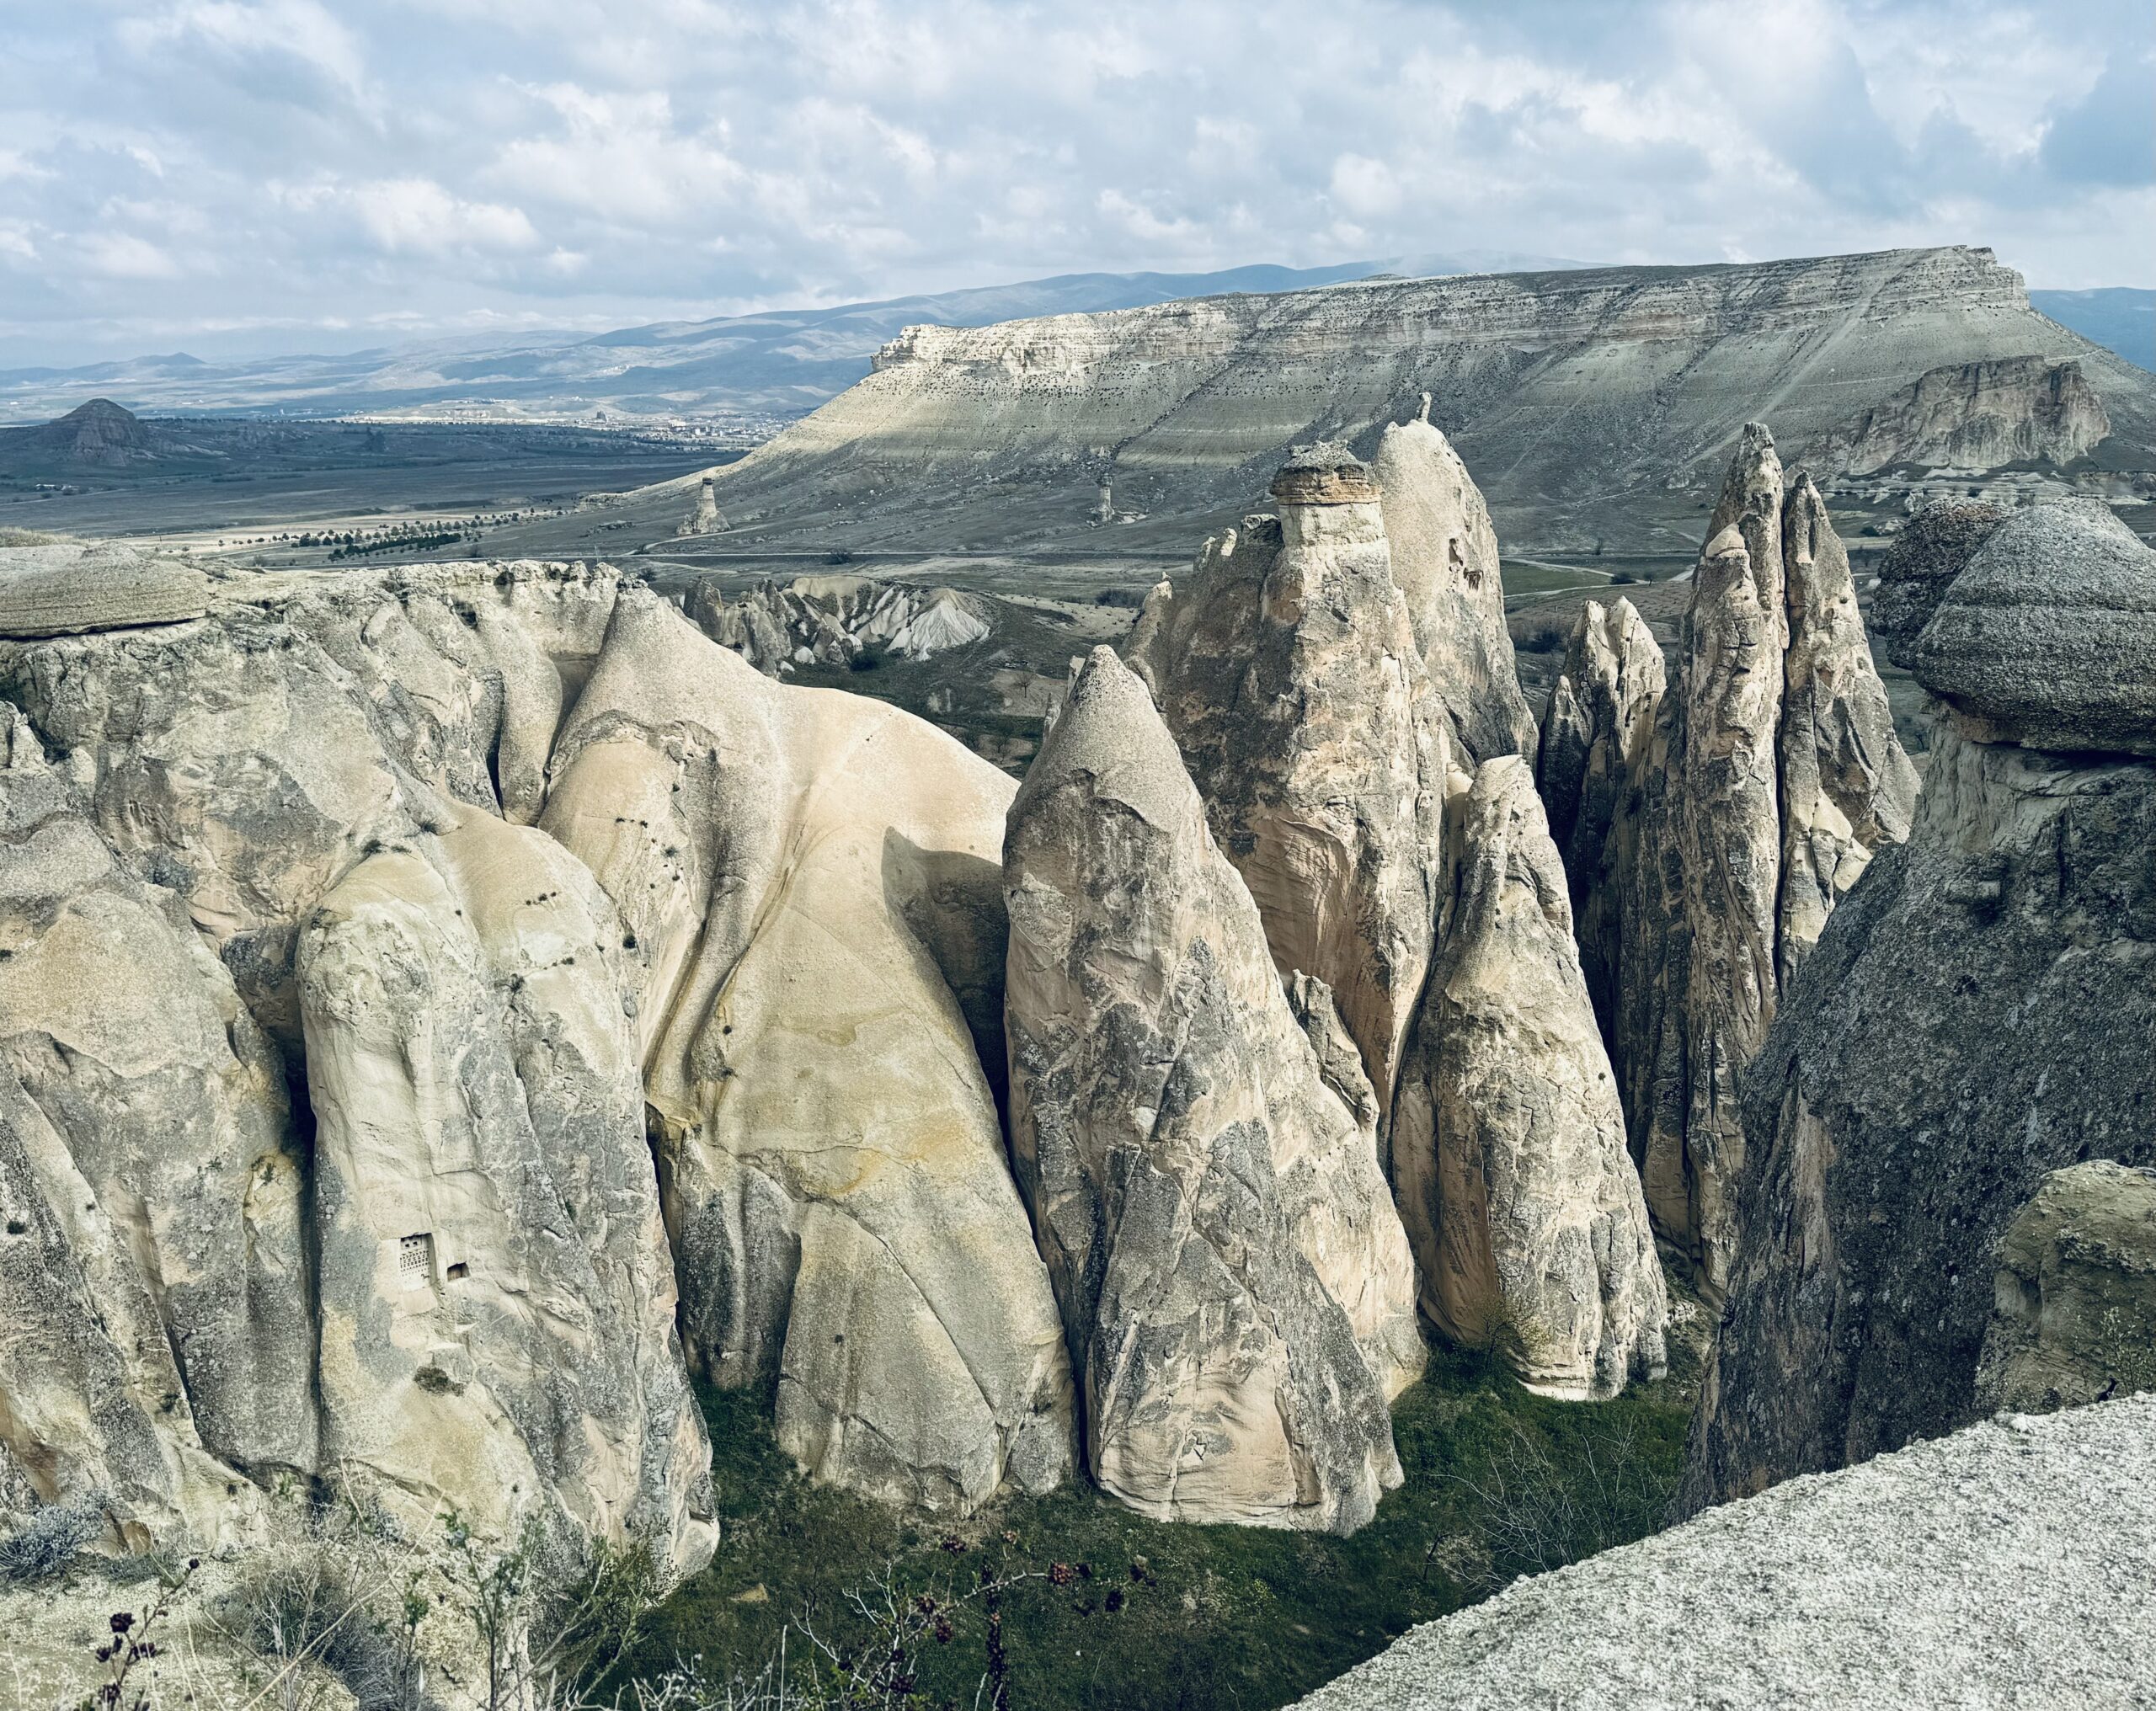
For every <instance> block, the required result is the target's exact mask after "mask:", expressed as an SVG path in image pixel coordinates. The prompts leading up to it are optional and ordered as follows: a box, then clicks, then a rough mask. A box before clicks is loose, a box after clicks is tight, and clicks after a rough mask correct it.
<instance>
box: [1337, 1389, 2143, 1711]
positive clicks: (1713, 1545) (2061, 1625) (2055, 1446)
mask: <svg viewBox="0 0 2156 1711" xmlns="http://www.w3.org/2000/svg"><path fill="white" fill-rule="evenodd" d="M2152 1649H2156V1396H2148V1395H2143V1396H2139V1397H2137V1398H2134V1399H2132V1400H2123V1401H2116V1402H2106V1403H2103V1404H2100V1405H2097V1406H2095V1407H2093V1408H2084V1409H2076V1410H2072V1411H2070V1412H2068V1413H2064V1414H2057V1415H2049V1416H2045V1417H2034V1416H2030V1415H2007V1416H2004V1418H2003V1419H2002V1420H2001V1421H1999V1422H1997V1423H1987V1424H1985V1425H1982V1426H1974V1427H1972V1428H1971V1429H1969V1430H1968V1431H1963V1432H1961V1433H1958V1434H1956V1436H1952V1437H1950V1438H1947V1439H1945V1440H1943V1441H1941V1442H1936V1443H1928V1444H1924V1445H1921V1446H1919V1447H1915V1448H1912V1449H1907V1450H1904V1451H1903V1452H1901V1453H1900V1454H1898V1455H1894V1456H1889V1457H1885V1458H1881V1459H1880V1460H1878V1461H1875V1462H1872V1463H1869V1464H1867V1465H1866V1466H1864V1467H1861V1468H1849V1469H1846V1470H1844V1471H1843V1472H1839V1473H1835V1474H1828V1475H1826V1476H1824V1477H1823V1478H1817V1479H1796V1480H1792V1481H1790V1483H1789V1484H1785V1485H1782V1486H1780V1487H1778V1488H1777V1489H1776V1490H1773V1491H1769V1492H1768V1493H1766V1494H1765V1495H1763V1496H1758V1497H1753V1498H1749V1499H1748V1500H1745V1501H1743V1502H1740V1503H1732V1504H1730V1505H1728V1506H1726V1507H1723V1508H1720V1509H1716V1510H1712V1511H1710V1512H1708V1513H1707V1514H1705V1515H1702V1516H1698V1517H1697V1518H1696V1519H1694V1520H1692V1521H1689V1522H1686V1523H1685V1524H1684V1525H1683V1526H1681V1527H1674V1528H1673V1529H1672V1530H1670V1531H1669V1532H1665V1533H1662V1534H1659V1535H1657V1537H1655V1538H1650V1539H1647V1540H1645V1541H1643V1542H1642V1543H1638V1544H1633V1545H1627V1546H1625V1547H1624V1548H1621V1549H1618V1550H1613V1551H1607V1552H1605V1553H1604V1554H1602V1555H1600V1556H1598V1557H1593V1558H1590V1559H1588V1560H1587V1561H1586V1562H1583V1563H1580V1564H1576V1565H1575V1566H1573V1567H1571V1568H1567V1569H1561V1570H1558V1571H1557V1572H1556V1573H1555V1574H1551V1575H1536V1576H1534V1578H1532V1579H1529V1580H1519V1581H1516V1582H1514V1583H1513V1585H1512V1586H1509V1587H1508V1588H1506V1590H1505V1591H1502V1592H1500V1593H1498V1594H1497V1596H1495V1597H1493V1598H1492V1599H1491V1600H1490V1601H1489V1602H1487V1603H1485V1604H1481V1605H1478V1606H1476V1607H1475V1608H1473V1609H1471V1610H1464V1611H1462V1612H1460V1613H1459V1614H1457V1615H1454V1616H1449V1617H1447V1618H1444V1619H1443V1620H1442V1621H1438V1622H1433V1623H1428V1624H1427V1625H1425V1626H1423V1627H1422V1628H1417V1629H1415V1630H1414V1631H1413V1632H1412V1633H1411V1634H1408V1635H1406V1637H1405V1638H1404V1639H1400V1640H1397V1641H1396V1642H1395V1643H1394V1644H1393V1645H1392V1647H1391V1648H1390V1650H1387V1651H1385V1652H1384V1653H1382V1654H1381V1655H1379V1656H1378V1657H1376V1658H1374V1659H1373V1660H1371V1661H1370V1662H1369V1663H1367V1664H1364V1666H1362V1667H1360V1668H1359V1669H1357V1670H1353V1671H1350V1672H1349V1673H1348V1674H1347V1675H1346V1676H1342V1677H1341V1679H1340V1680H1338V1681H1337V1682H1333V1683H1332V1684H1331V1685H1330V1686H1328V1687H1322V1688H1321V1689H1320V1690H1319V1691H1318V1692H1315V1693H1313V1694H1311V1695H1310V1697H1309V1698H1306V1699H1304V1700H1301V1701H1299V1702H1298V1703H1299V1706H1300V1707H1302V1708H1305V1711H1439V1708H1443V1707H1460V1708H1463V1711H1465V1708H1473V1711H1508V1708H1515V1707H1517V1708H1519V1711H1529V1708H1534V1711H1560V1708H1564V1707H1571V1706H1575V1705H1578V1704H1580V1703H1582V1701H1583V1698H1586V1699H1591V1700H1592V1702H1593V1703H1597V1704H1602V1705H1610V1706H1626V1707H1634V1706H1636V1707H1656V1708H1668V1711H1680V1708H1681V1711H1728V1708H1735V1707H1739V1706H1769V1705H1771V1706H1777V1707H1791V1708H1806V1707H1817V1708H1818V1711H1853V1708H1863V1711H1902V1708H1905V1707H1909V1706H1918V1705H1952V1706H1959V1707H1966V1708H1969V1711H1994V1708H1995V1711H2019V1708H2022V1707H2027V1706H2035V1705H2074V1706H2088V1707H2120V1708H2124V1707H2138V1706H2146V1705H2147V1704H2148V1703H2149V1700H2150V1696H2151V1689H2150V1684H2149V1677H2148V1658H2149V1655H2150V1653H2151V1650H2152Z"/></svg>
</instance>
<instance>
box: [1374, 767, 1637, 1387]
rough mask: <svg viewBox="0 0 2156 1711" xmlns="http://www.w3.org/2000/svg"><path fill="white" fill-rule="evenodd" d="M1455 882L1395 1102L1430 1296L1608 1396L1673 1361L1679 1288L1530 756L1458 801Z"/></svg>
mask: <svg viewBox="0 0 2156 1711" xmlns="http://www.w3.org/2000/svg"><path fill="white" fill-rule="evenodd" d="M1449 819H1450V822H1451V823H1450V824H1449V825H1448V827H1447V834H1446V835H1447V845H1448V850H1449V855H1450V860H1451V865H1452V866H1453V869H1454V878H1453V885H1452V889H1451V893H1450V894H1449V897H1448V898H1447V901H1446V904H1445V910H1444V918H1443V919H1442V921H1441V923H1440V926H1439V939H1440V946H1441V948H1440V950H1439V951H1438V958H1437V962H1436V965H1435V967H1433V969H1432V971H1431V974H1430V980H1429V985H1428V989H1427V990H1426V991H1425V993H1424V994H1423V996H1422V1005H1421V1008H1420V1009H1419V1010H1418V1011H1417V1015H1416V1024H1415V1032H1414V1034H1413V1036H1412V1046H1411V1051H1410V1056H1409V1058H1408V1061H1407V1063H1406V1069H1405V1071H1404V1073H1403V1074H1402V1076H1401V1094H1400V1101H1399V1104H1398V1106H1396V1110H1395V1113H1394V1131H1393V1175H1394V1186H1395V1189H1396V1192H1397V1194H1398V1196H1399V1199H1400V1204H1401V1212H1402V1214H1403V1216H1404V1217H1405V1218H1406V1225H1407V1229H1408V1232H1409V1234H1410V1236H1411V1238H1412V1240H1413V1242H1414V1245H1415V1250H1416V1255H1417V1260H1418V1261H1420V1263H1421V1273H1422V1305H1423V1308H1424V1309H1425V1310H1426V1311H1427V1312H1428V1314H1430V1317H1431V1318H1432V1319H1433V1320H1434V1321H1435V1322H1436V1324H1437V1325H1438V1327H1439V1328H1440V1329H1441V1330H1444V1332H1445V1333H1446V1335H1449V1336H1450V1337H1452V1338H1453V1339H1454V1341H1460V1342H1463V1343H1465V1344H1467V1345H1469V1346H1475V1347H1481V1346H1497V1347H1498V1348H1500V1349H1502V1350H1503V1351H1505V1352H1506V1354H1507V1355H1508V1357H1509V1358H1510V1359H1511V1360H1512V1362H1513V1365H1514V1367H1516V1369H1517V1370H1518V1373H1519V1374H1520V1377H1521V1379H1522V1381H1523V1382H1524V1383H1526V1384H1527V1385H1528V1386H1529V1388H1530V1389H1535V1390H1540V1391H1541V1392H1542V1393H1544V1394H1546V1395H1555V1396H1563V1397H1572V1398H1580V1397H1589V1396H1594V1397H1601V1396H1612V1395H1614V1394H1616V1393H1617V1392H1618V1391H1620V1390H1621V1389H1624V1387H1625V1383H1626V1382H1627V1381H1628V1380H1629V1379H1630V1378H1632V1377H1633V1376H1634V1375H1635V1374H1639V1375H1641V1376H1643V1377H1644V1376H1649V1375H1658V1374H1659V1373H1661V1371H1662V1367H1663V1365H1664V1358H1665V1357H1664V1349H1663V1341H1662V1327H1663V1326H1664V1325H1666V1324H1667V1323H1668V1317H1669V1313H1668V1299H1667V1297H1666V1295H1665V1293H1664V1290H1663V1285H1662V1268H1661V1265H1660V1263H1659V1261H1657V1259H1656V1257H1655V1248H1654V1239H1653V1236H1652V1233H1651V1232H1650V1230H1649V1229H1648V1225H1647V1213H1646V1205H1645V1203H1644V1202H1643V1200H1642V1199H1641V1191H1640V1181H1639V1177H1638V1175H1636V1172H1635V1171H1634V1170H1633V1168H1632V1163H1631V1159H1630V1156H1629V1154H1627V1152H1626V1150H1625V1120H1624V1113H1623V1111H1622V1109H1621V1107H1620V1105H1619V1102H1618V1098H1617V1088H1616V1084H1615V1082H1614V1080H1613V1079H1612V1078H1611V1075H1610V1073H1609V1054H1608V1053H1607V1052H1606V1050H1605V1049H1604V1046H1603V1042H1602V1036H1601V1033H1600V1031H1599V1030H1598V1028H1597V1026H1596V1024H1595V1018H1594V1010H1593V1005H1591V1004H1590V1003H1589V1002H1588V994H1587V986H1586V983H1585V981H1584V980H1583V978H1582V976H1581V973H1580V965H1579V958H1578V956H1577V952H1576V951H1574V949H1573V944H1572V907H1571V903H1570V902H1569V899H1568V898H1567V896H1566V886H1565V872H1564V869H1563V867H1562V866H1561V864H1560V862H1559V861H1558V859H1557V851H1556V845H1553V844H1552V843H1551V842H1550V834H1549V829H1548V826H1547V824H1546V822H1545V819H1544V817H1543V810H1542V803H1541V800H1540V797H1537V796H1536V794H1535V792H1534V781H1533V778H1532V776H1530V774H1529V770H1528V765H1527V763H1526V761H1524V760H1522V759H1520V758H1519V757H1518V756H1517V755H1502V756H1499V757H1498V758H1497V759H1495V760H1486V761H1485V762H1484V763H1483V764H1482V765H1481V767H1480V768H1479V769H1478V770H1476V775H1475V780H1474V784H1473V786H1472V789H1471V791H1468V792H1464V793H1463V796H1462V797H1460V799H1458V800H1457V801H1456V802H1455V803H1454V807H1453V809H1452V810H1451V811H1450V813H1449Z"/></svg>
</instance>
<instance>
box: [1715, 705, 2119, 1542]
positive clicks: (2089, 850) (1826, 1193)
mask: <svg viewBox="0 0 2156 1711" xmlns="http://www.w3.org/2000/svg"><path fill="white" fill-rule="evenodd" d="M2152 847H2156V767H2152V766H2151V765H2148V763H2146V762H2142V761H2137V760H2105V759H2103V758H2102V757H2079V758H2077V759H2073V760H2069V759H2068V758H2065V757H2061V756H2056V755H2049V754H2040V753H2037V752H2036V751H2033V750H2031V749H2022V748H2019V747H2015V746H2014V745H2011V744H1978V743H1973V742H1971V741H1969V740H1968V739H1967V738H1966V737H1964V736H1962V735H1961V734H1960V733H1958V732H1957V731H1956V729H1955V728H1953V726H1952V724H1951V722H1940V725H1939V727H1938V731H1937V739H1936V741H1935V744H1934V746H1933V748H1932V749H1931V755H1930V761H1929V765H1928V767H1927V769H1926V771H1925V776H1924V794H1923V795H1922V797H1919V800H1918V803H1917V813H1916V818H1915V823H1914V825H1913V829H1912V830H1911V832H1910V835H1909V840H1908V842H1907V843H1906V844H1903V845H1900V846H1898V847H1895V848H1889V849H1887V850H1881V852H1880V854H1879V855H1877V856H1876V858H1875V860H1874V861H1873V862H1872V865H1871V868H1870V871H1869V872H1868V873H1867V874H1866V876H1865V882H1864V883H1863V884H1862V885H1860V886H1859V887H1857V888H1856V889H1855V890H1854V891H1853V892H1851V893H1849V896H1848V897H1847V898H1844V899H1843V901H1842V903H1841V905H1840V907H1839V908H1838V909H1836V910H1835V911H1834V913H1833V916H1832V917H1831V918H1830V919H1828V923H1827V926H1826V930H1825V931H1823V932H1822V934H1821V935H1820V938H1819V942H1818V944H1817V946H1815V947H1814V949H1813V951H1812V954H1811V956H1810V957H1808V958H1806V961H1805V963H1804V966H1803V967H1801V969H1800V970H1799V971H1798V973H1797V976H1796V980H1795V981H1794V982H1793V983H1792V984H1791V986H1790V990H1789V991H1788V992H1787V993H1786V994H1785V995H1784V998H1783V1002H1782V1005H1781V1010H1780V1015H1778V1016H1777V1018H1776V1020H1775V1023H1774V1029H1773V1031H1772V1032H1771V1033H1770V1034H1769V1037H1768V1038H1767V1040H1766V1042H1765V1043H1764V1047H1763V1048H1762V1049H1761V1051H1760V1053H1759V1056H1758V1060H1757V1062H1756V1063H1754V1064H1753V1068H1752V1069H1751V1071H1750V1073H1749V1074H1748V1076H1747V1078H1746V1081H1745V1089H1744V1092H1745V1124H1746V1130H1747V1133H1748V1135H1749V1137H1750V1145H1751V1167H1750V1174H1748V1176H1747V1178H1746V1180H1745V1181H1744V1182H1743V1183H1742V1186H1741V1187H1740V1189H1739V1191H1738V1196H1737V1199H1738V1203H1739V1205H1740V1206H1741V1207H1742V1213H1743V1216H1742V1228H1741V1230H1740V1232H1739V1249H1740V1255H1741V1257H1740V1259H1739V1261H1738V1265H1737V1271H1736V1272H1735V1275H1734V1276H1733V1277H1732V1281H1731V1284H1730V1288H1729V1299H1728V1303H1727V1306H1726V1311H1725V1314H1724V1318H1723V1321H1722V1328H1721V1338H1720V1341H1719V1343H1718V1346H1717V1351H1716V1357H1715V1361H1714V1363H1713V1365H1712V1367H1710V1371H1709V1374H1708V1380H1707V1383H1706V1387H1705V1394H1703V1396H1702V1398H1701V1400H1700V1410H1699V1412H1698V1414H1697V1415H1695V1416H1694V1422H1693V1433H1692V1443H1691V1447H1690V1450H1689V1460H1688V1466H1687V1470H1686V1474H1685V1484H1684V1502H1685V1503H1686V1505H1687V1506H1691V1507H1697V1506H1701V1505H1705V1504H1707V1503H1711V1502H1716V1501H1719V1500H1722V1499H1724V1498H1726V1497H1730V1496H1733V1495H1740V1494H1742V1493H1745V1492H1749V1491H1755V1490H1759V1489H1761V1488H1762V1487H1763V1486H1764V1485H1767V1484H1771V1483H1773V1482H1774V1481H1775V1480H1778V1479H1787V1478H1789V1477H1790V1476H1791V1475H1793V1474H1801V1473H1807V1472H1812V1471H1814V1470H1816V1469H1819V1468H1834V1467H1839V1466H1841V1465H1843V1464H1844V1463H1848V1462H1851V1461H1859V1460H1862V1459H1863V1458H1865V1457H1867V1456H1871V1455H1876V1454H1878V1453H1879V1452H1881V1451H1885V1450H1891V1449H1894V1448H1897V1447H1899V1446H1901V1445H1903V1444H1905V1443H1907V1442H1909V1441H1910V1440H1911V1439H1913V1438H1917V1437H1923V1436H1932V1435H1935V1434H1937V1433H1940V1432H1944V1431H1951V1429H1953V1428H1954V1427H1955V1426H1959V1425H1961V1424H1962V1423H1963V1422H1965V1421H1967V1420H1968V1419H1970V1418H1971V1417H1972V1415H1973V1413H1974V1412H1975V1411H1976V1410H1977V1402H1976V1399H1975V1381H1976V1371H1977V1359H1978V1356H1979V1353H1980V1351H1981V1348H1982V1345H1983V1337H1984V1332H1985V1328H1986V1325H1988V1321H1989V1319H1990V1316H1991V1312H1992V1307H1993V1274H1994V1272H1995V1271H1996V1269H1997V1266H1998V1257H1997V1256H1998V1252H1999V1241H2000V1239H2001V1238H2002V1237H2003V1236H2004V1234H2005V1232H2006V1230H2007V1228H2008V1226H2009V1224H2010V1223H2012V1221H2013V1219H2014V1218H2015V1215H2016V1214H2017V1213H2019V1212H2020V1209H2021V1207H2023V1206H2024V1205H2025V1204H2026V1203H2027V1202H2028V1201H2029V1199H2030V1197H2031V1196H2032V1195H2034V1194H2035V1193H2036V1191H2037V1189H2038V1187H2039V1186H2040V1185H2041V1183H2042V1181H2043V1179H2044V1177H2045V1176H2046V1175H2047V1173H2049V1172H2051V1171H2052V1170H2059V1169H2062V1168H2064V1167H2066V1166H2068V1165H2075V1164H2079V1163H2080V1162H2082V1161H2084V1160H2085V1159H2116V1160H2117V1161H2118V1162H2119V1163H2121V1164H2124V1165H2156V1121H2152V1113H2156V1058H2152V1055H2151V1053H2149V1051H2148V1041H2149V1039H2150V1038H2151V1037H2152V1034H2153V1033H2156V888H2152V886H2151V883H2150V875H2149V861H2148V851H2149V850H2150V849H2151V848H2152Z"/></svg>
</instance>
